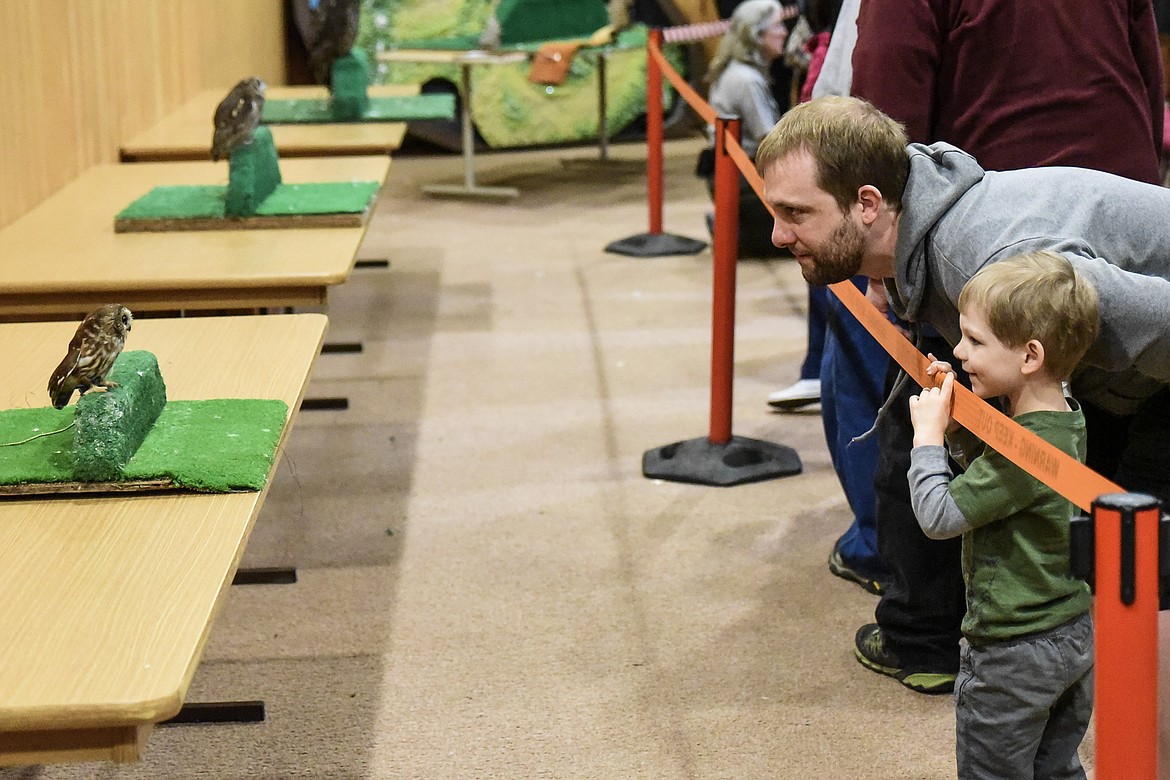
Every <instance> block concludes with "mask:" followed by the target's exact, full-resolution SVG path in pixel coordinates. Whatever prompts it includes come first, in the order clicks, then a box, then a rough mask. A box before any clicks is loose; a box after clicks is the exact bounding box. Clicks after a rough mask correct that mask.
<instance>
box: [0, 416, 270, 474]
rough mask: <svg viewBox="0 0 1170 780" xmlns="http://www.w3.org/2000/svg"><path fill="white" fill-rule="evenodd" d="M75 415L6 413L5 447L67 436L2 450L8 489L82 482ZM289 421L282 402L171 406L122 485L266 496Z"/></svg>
mask: <svg viewBox="0 0 1170 780" xmlns="http://www.w3.org/2000/svg"><path fill="white" fill-rule="evenodd" d="M75 409H76V407H75V406H67V407H65V408H64V409H60V410H58V409H54V408H52V407H50V406H47V407H42V408H35V409H8V410H4V411H0V445H4V444H6V443H9V442H22V441H24V440H26V439H28V438H29V437H31V436H36V435H38V434H41V433H47V432H50V431H61V432H60V433H55V434H53V435H50V436H43V437H41V438H37V439H32V440H31V441H27V442H24V443H22V444H16V445H13V446H0V485H20V484H44V483H66V482H74V481H75V477H74V451H73V436H74V429H73V428H72V427H69V425H70V423H72V422H73V416H74V411H75ZM287 418H288V406H287V404H285V403H284V401H281V400H277V399H257V398H220V399H214V400H207V401H168V402H167V405H166V406H165V407H164V408H163V410H162V414H160V415H159V417H158V420H157V421H156V422H155V424H154V425H153V426H152V428H151V430H150V432H149V433H148V434H147V435H146V439H145V440H144V441H143V442H142V446H140V447H139V448H138V451H137V452H136V453H135V454H134V456H133V457H132V458H130V461H129V462H128V463H127V464H126V467H125V469H124V470H123V473H122V476H121V480H124V481H138V480H150V479H170V480H171V481H173V482H174V483H175V485H176V486H178V487H182V488H187V489H189V490H198V491H205V492H213V493H226V492H229V491H235V490H260V489H261V488H263V487H264V484H265V482H266V481H267V479H268V472H269V470H270V469H271V466H272V461H273V458H274V457H275V453H276V445H277V442H279V441H280V434H281V431H283V429H284V423H285V420H286V419H287ZM62 429H64V430H62ZM113 481H114V482H117V481H119V480H113Z"/></svg>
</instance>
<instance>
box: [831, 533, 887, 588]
mask: <svg viewBox="0 0 1170 780" xmlns="http://www.w3.org/2000/svg"><path fill="white" fill-rule="evenodd" d="M829 572H830V573H832V574H835V575H836V576H838V577H840V578H841V579H843V580H849V581H850V582H853V583H856V584H858V585H860V586H861V587H862V588H863V589H865V590H867V591H869V592H870V593H872V594H873V595H875V596H880V595H882V592H883V591H884V590H885V586H884V585H882V582H881V580H879V579H877V578H876V577H871V576H869V575H868V574H866V573H865V572H863V571H861V570H859V569H858V568H856V567H855V566H850V565H849V564H848V563H846V562H845V558H844V557H843V556H842V555H841V549H840V548H839V547H838V546H837V545H835V544H834V545H833V552H831V553H829Z"/></svg>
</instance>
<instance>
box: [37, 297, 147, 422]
mask: <svg viewBox="0 0 1170 780" xmlns="http://www.w3.org/2000/svg"><path fill="white" fill-rule="evenodd" d="M133 324H134V315H133V314H131V313H130V310H129V309H127V308H126V307H125V306H122V305H120V304H117V303H108V304H106V305H105V306H99V307H98V308H96V309H94V310H93V311H92V312H90V313H89V316H87V317H86V318H85V319H84V320H82V322H81V324H80V325H78V326H77V332H76V333H74V334H73V339H72V340H70V342H69V353H68V354H67V355H65V359H64V360H62V361H61V363H60V365H58V366H57V370H56V371H54V372H53V376H52V378H51V379H49V398H50V399H51V400H52V402H53V408H55V409H64V408H65V406H66V404H68V403H69V399H70V398H72V397H73V391H74V390H80V391H81V394H82V395H85V391H86V390H89V389H91V388H94V387H101V388H103V389H105V388H112V387H117V386H118V385H117V383H116V382H108V381H106V374H108V373H110V369H111V368H112V367H113V365H114V361H115V360H117V359H118V355H120V354H121V353H122V347H124V346H125V345H126V334H127V333H129V332H130V328H131V326H132V325H133Z"/></svg>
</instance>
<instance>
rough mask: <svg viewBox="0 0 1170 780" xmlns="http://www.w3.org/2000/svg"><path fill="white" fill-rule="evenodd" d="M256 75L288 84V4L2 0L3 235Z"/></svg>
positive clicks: (265, 0)
mask: <svg viewBox="0 0 1170 780" xmlns="http://www.w3.org/2000/svg"><path fill="white" fill-rule="evenodd" d="M250 75H259V76H261V77H262V78H264V79H265V80H266V81H268V82H269V83H270V84H283V83H285V57H284V3H283V0H0V96H2V100H3V103H2V104H0V227H3V226H4V225H7V224H9V223H11V222H12V221H14V220H15V219H16V218H18V217H19V216H20V215H22V214H24V213H25V212H27V211H28V210H30V209H31V208H33V207H34V206H36V205H37V204H38V203H40V202H41V201H42V200H44V199H45V198H46V197H48V196H49V195H51V194H52V193H53V192H55V191H56V190H57V189H59V188H60V187H61V186H62V185H64V184H65V183H67V182H69V181H70V180H71V179H73V178H75V177H76V176H77V175H78V174H79V173H81V172H82V171H84V170H85V169H86V168H89V167H90V166H92V165H95V164H97V163H103V162H114V161H116V160H117V159H118V147H119V145H120V144H121V143H122V142H123V141H124V140H125V139H127V138H129V137H130V136H132V135H134V134H135V133H137V132H139V131H140V130H141V129H143V128H145V127H149V126H150V125H152V124H153V123H155V122H157V121H158V120H159V119H160V118H162V117H163V116H164V115H165V114H166V113H167V112H168V111H170V110H172V109H174V108H175V107H177V106H178V105H180V104H181V103H182V102H183V101H184V100H186V99H187V98H188V97H190V96H191V95H192V94H194V93H196V92H199V91H200V90H203V89H207V88H212V87H215V88H218V87H222V88H223V90H224V92H225V93H226V92H227V90H228V89H229V88H230V87H231V85H233V84H235V83H236V82H237V81H239V80H240V79H241V78H244V77H246V76H250ZM210 133H211V117H208V143H209V144H210V137H211V135H210ZM63 229H67V226H63Z"/></svg>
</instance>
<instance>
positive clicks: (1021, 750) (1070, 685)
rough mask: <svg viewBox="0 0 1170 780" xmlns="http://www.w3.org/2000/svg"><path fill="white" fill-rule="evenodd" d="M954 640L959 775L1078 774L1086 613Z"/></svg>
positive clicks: (1088, 700)
mask: <svg viewBox="0 0 1170 780" xmlns="http://www.w3.org/2000/svg"><path fill="white" fill-rule="evenodd" d="M959 644H960V646H959V674H958V676H957V677H956V678H955V725H956V737H957V738H956V758H957V760H958V768H959V780H992V778H995V780H1009V778H1010V780H1025V779H1026V780H1031V779H1032V778H1035V780H1041V778H1044V779H1045V780H1049V779H1057V778H1058V779H1059V780H1065V779H1066V778H1069V779H1070V780H1071V778H1080V779H1082V780H1083V778H1084V777H1085V770H1084V768H1082V767H1081V761H1080V758H1079V757H1078V756H1077V747H1078V746H1079V745H1080V744H1081V738H1082V737H1084V735H1085V731H1086V730H1087V729H1088V727H1089V716H1090V715H1092V713H1093V621H1092V619H1091V618H1090V617H1089V615H1088V613H1086V614H1084V615H1081V616H1080V617H1078V618H1076V619H1074V620H1071V621H1069V622H1068V623H1064V624H1063V625H1059V626H1057V627H1056V628H1053V629H1051V630H1049V631H1042V632H1040V633H1037V634H1030V635H1028V636H1026V637H1021V638H1020V639H1014V640H1010V641H1007V642H995V643H993V644H989V645H983V646H980V647H975V646H972V645H971V644H970V643H969V642H968V641H967V640H966V639H963V640H961V641H960V643H959Z"/></svg>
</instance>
